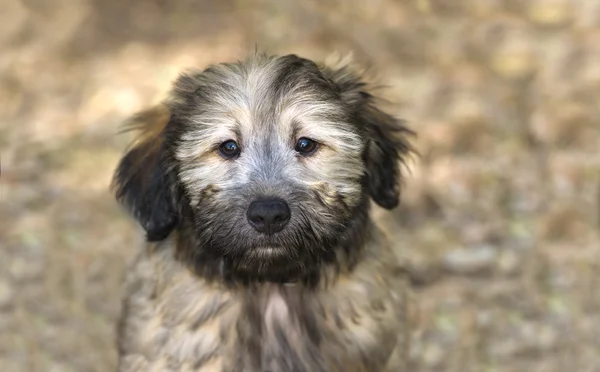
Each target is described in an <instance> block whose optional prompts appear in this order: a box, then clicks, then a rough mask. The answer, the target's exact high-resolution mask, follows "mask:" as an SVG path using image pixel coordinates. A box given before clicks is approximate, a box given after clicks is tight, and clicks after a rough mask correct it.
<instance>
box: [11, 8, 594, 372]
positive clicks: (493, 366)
mask: <svg viewBox="0 0 600 372" xmlns="http://www.w3.org/2000/svg"><path fill="white" fill-rule="evenodd" d="M598 40H600V2H598V1H597V0H530V1H517V0H456V1H445V0H410V1H409V0H406V1H399V0H368V1H367V0H337V1H336V0H332V1H318V0H305V1H293V0H248V1H242V0H237V1H236V0H213V1H199V0H198V1H191V0H180V1H166V0H129V1H117V0H77V1H71V0H51V1H47V0H3V1H2V2H1V4H0V48H1V49H0V51H1V53H0V115H1V118H2V120H0V151H1V161H2V178H1V180H0V196H1V197H2V202H1V203H0V220H1V221H2V222H1V223H0V334H1V335H2V337H0V366H2V371H6V372H10V371H19V372H22V371H60V372H66V371H107V370H111V369H113V368H114V366H115V352H114V330H115V328H114V324H115V321H116V318H117V316H118V312H119V306H120V304H119V299H120V285H121V279H122V276H123V270H124V265H125V263H126V261H127V260H128V259H129V258H131V257H132V255H133V254H135V252H136V251H138V250H139V249H140V248H139V247H140V245H139V244H140V243H141V240H140V239H141V238H140V237H141V234H140V232H139V229H138V228H137V227H136V226H135V224H134V223H133V222H132V221H130V220H129V219H128V218H127V217H126V216H125V215H124V213H122V212H121V211H120V210H119V208H118V207H117V206H116V203H115V202H114V201H113V199H112V196H111V195H110V194H109V192H108V190H107V188H108V183H109V181H110V176H111V173H112V170H113V169H114V167H115V164H116V162H117V161H118V159H119V156H120V154H121V151H122V150H123V148H124V146H125V143H126V142H127V140H128V138H126V136H117V135H116V133H117V131H118V125H119V123H120V122H121V121H122V120H123V119H124V118H125V117H127V116H128V115H130V114H132V113H134V112H135V111H137V110H139V109H141V108H144V107H146V106H148V105H150V104H152V103H154V102H156V101H158V100H160V99H161V98H162V97H163V96H164V94H165V92H166V90H167V89H168V87H169V84H170V82H171V81H172V79H173V78H174V77H175V76H176V75H177V74H178V73H179V71H181V70H182V69H185V68H188V67H204V66H205V65H207V64H208V63H213V62H221V61H227V60H232V59H240V58H243V57H244V55H245V54H246V53H247V52H249V51H253V50H254V48H255V47H256V46H257V47H258V49H260V50H265V51H268V52H272V53H278V54H283V53H297V54H300V55H303V56H306V57H309V58H313V59H319V60H321V59H324V58H326V57H327V56H329V55H330V54H331V52H333V51H337V52H340V53H342V54H345V53H348V52H352V53H353V54H354V57H355V59H356V60H357V61H359V62H360V63H362V64H364V65H366V66H369V67H370V68H371V70H372V72H374V73H375V74H376V75H377V76H378V77H379V80H380V81H381V83H384V84H385V85H386V86H388V87H389V88H388V89H386V90H385V91H384V93H385V97H386V98H388V99H389V100H390V101H391V102H392V103H393V105H392V106H391V110H393V111H394V113H395V114H397V115H398V116H401V117H404V118H406V119H407V120H408V122H409V124H410V126H411V127H412V128H414V129H415V130H416V131H417V132H418V133H419V137H418V139H417V143H416V145H417V147H418V149H419V151H420V153H421V156H420V158H418V159H415V160H416V161H415V162H413V163H411V164H410V168H411V172H410V173H409V174H407V177H406V180H405V191H404V195H403V205H402V206H401V208H400V209H399V210H398V211H396V212H394V213H393V214H391V215H389V214H385V213H383V212H382V211H380V210H376V214H377V215H378V218H379V219H380V220H381V222H382V224H383V225H384V226H385V228H386V229H387V230H389V231H390V232H391V234H392V237H393V239H394V241H395V243H396V245H397V248H398V255H399V257H401V258H402V259H403V260H404V261H405V262H406V265H407V267H408V268H409V270H410V272H411V274H412V278H413V282H414V288H413V296H412V297H413V311H412V312H411V316H412V322H413V324H414V332H413V335H412V346H411V361H412V364H413V366H414V368H413V370H414V371H461V372H462V371H474V372H479V371H503V372H504V371H506V372H511V371H515V372H516V371H548V372H550V371H565V370H573V371H598V370H599V369H600V367H599V366H600V353H599V350H600V337H599V336H598V335H600V271H599V267H598V266H599V262H600V240H599V232H598V228H599V227H600V217H599V213H600V212H599V209H600V187H599V185H600V124H599V123H600V112H599V110H600V43H599V42H598Z"/></svg>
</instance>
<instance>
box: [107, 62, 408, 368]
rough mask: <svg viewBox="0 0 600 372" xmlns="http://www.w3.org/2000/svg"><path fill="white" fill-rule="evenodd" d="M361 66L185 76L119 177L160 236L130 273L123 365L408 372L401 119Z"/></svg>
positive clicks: (298, 65) (149, 115)
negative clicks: (387, 215) (399, 215)
mask: <svg viewBox="0 0 600 372" xmlns="http://www.w3.org/2000/svg"><path fill="white" fill-rule="evenodd" d="M367 88H368V87H367V85H366V84H365V83H364V82H363V81H362V79H361V77H360V76H359V75H358V74H356V73H354V72H353V71H352V69H350V68H349V67H347V66H346V67H339V66H338V67H328V66H327V65H319V64H316V63H314V62H312V61H310V60H307V59H303V58H299V57H297V56H295V55H287V56H282V57H276V56H267V55H262V54H255V55H253V56H251V57H249V58H248V59H246V60H244V61H241V62H237V63H229V64H219V65H215V66H211V67H209V68H208V69H206V70H204V71H192V72H189V73H187V74H184V75H181V76H180V77H179V78H178V79H177V81H176V82H175V83H174V87H173V89H172V91H171V93H170V96H169V98H168V99H167V100H166V101H165V102H164V104H163V105H160V106H158V107H155V108H153V109H150V110H148V111H146V112H143V113H141V114H138V115H137V116H135V117H134V118H133V119H132V120H131V122H130V124H131V125H132V126H133V127H134V128H135V129H137V130H139V132H140V135H139V137H138V138H137V140H136V141H135V142H134V144H133V145H132V147H131V148H130V149H129V150H128V152H127V153H126V154H125V155H124V157H123V159H122V160H121V162H120V164H119V166H118V169H117V171H116V172H115V179H114V189H115V192H116V196H117V199H118V200H119V201H120V203H121V204H122V205H124V206H125V207H126V208H127V209H128V211H129V212H130V213H131V214H132V215H133V217H134V218H135V219H136V220H137V221H138V222H139V223H140V224H141V226H142V227H143V228H144V230H145V231H146V236H147V240H148V242H149V245H148V247H147V249H146V250H144V252H143V253H141V255H140V256H139V257H138V258H137V260H136V261H135V262H134V264H133V266H132V267H131V269H130V271H129V272H128V275H127V286H126V295H125V300H124V303H123V316H122V319H121V322H120V327H119V371H121V372H129V371H240V372H241V371H248V372H259V371H260V372H262V371H271V372H286V371H290V372H319V371H339V372H352V371H394V372H399V371H404V370H405V368H406V367H405V361H406V354H405V350H406V345H407V343H406V338H407V333H408V331H407V325H406V324H405V299H404V294H403V291H404V288H405V284H404V279H403V275H402V270H401V269H400V265H399V264H398V261H397V259H396V257H395V255H394V254H393V252H392V251H391V249H390V246H389V245H388V244H387V243H386V241H385V239H384V238H383V236H382V234H381V233H380V232H379V230H378V229H377V228H376V226H374V224H373V223H372V222H371V220H370V218H369V204H370V202H371V200H373V201H374V202H375V203H377V204H378V205H380V206H382V207H384V208H387V209H392V208H394V207H395V206H396V205H397V204H398V199H399V184H400V176H401V174H400V167H399V165H400V164H401V161H402V159H404V158H405V156H406V155H407V154H408V153H409V152H410V146H409V144H408V142H407V135H409V134H410V133H411V132H410V131H409V130H408V129H407V128H406V127H404V126H403V125H402V122H401V121H399V120H397V119H395V118H394V117H392V116H391V115H389V114H387V113H385V112H383V111H382V110H381V109H380V108H378V106H377V104H376V100H375V98H374V97H373V96H372V95H371V94H370V93H369V92H368V91H367Z"/></svg>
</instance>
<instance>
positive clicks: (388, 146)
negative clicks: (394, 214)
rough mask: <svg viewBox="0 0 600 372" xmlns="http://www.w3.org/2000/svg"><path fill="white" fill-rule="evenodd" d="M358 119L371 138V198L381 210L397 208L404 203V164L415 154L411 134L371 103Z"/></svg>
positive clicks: (367, 156) (368, 164)
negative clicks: (400, 201)
mask: <svg viewBox="0 0 600 372" xmlns="http://www.w3.org/2000/svg"><path fill="white" fill-rule="evenodd" d="M365 99H366V100H367V101H368V100H370V99H371V98H370V97H365ZM358 116H359V118H360V121H361V123H362V125H364V127H365V129H366V133H367V138H368V140H367V143H366V146H365V153H364V160H365V169H366V172H367V185H368V188H369V194H370V195H371V197H372V198H373V200H374V201H375V202H376V203H377V204H379V205H380V206H381V207H383V208H386V209H392V208H395V207H396V206H397V205H398V202H399V200H400V182H401V172H400V164H401V162H402V161H403V160H404V158H405V155H407V154H408V153H409V152H410V151H411V149H410V145H409V144H408V142H407V140H406V135H407V134H408V133H411V132H410V131H409V130H408V129H407V128H406V127H404V126H403V125H402V121H400V120H399V119H396V118H394V117H393V116H392V115H390V114H387V113H385V112H383V111H381V110H380V109H378V108H377V107H375V106H374V105H373V103H372V102H367V103H366V104H365V105H364V106H363V107H362V109H361V111H360V112H359V114H358Z"/></svg>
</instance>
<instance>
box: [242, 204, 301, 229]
mask: <svg viewBox="0 0 600 372" xmlns="http://www.w3.org/2000/svg"><path fill="white" fill-rule="evenodd" d="M246 216H247V217H248V222H249V223H250V225H252V227H254V229H255V230H256V231H258V232H260V233H263V234H268V235H271V234H274V233H276V232H279V231H281V230H283V228H284V227H285V225H287V223H288V221H289V220H290V208H289V207H288V205H287V203H286V202H285V201H283V200H281V199H275V198H269V199H260V200H255V201H253V202H252V203H250V206H249V207H248V211H247V212H246Z"/></svg>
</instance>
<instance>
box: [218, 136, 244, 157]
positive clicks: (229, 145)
mask: <svg viewBox="0 0 600 372" xmlns="http://www.w3.org/2000/svg"><path fill="white" fill-rule="evenodd" d="M219 151H220V152H221V155H222V156H223V157H224V158H225V159H231V158H234V157H236V156H238V155H239V154H240V146H239V145H238V144H237V142H235V141H232V140H229V141H226V142H223V143H222V144H221V146H219Z"/></svg>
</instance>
